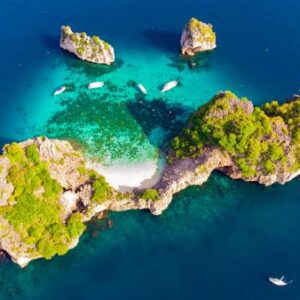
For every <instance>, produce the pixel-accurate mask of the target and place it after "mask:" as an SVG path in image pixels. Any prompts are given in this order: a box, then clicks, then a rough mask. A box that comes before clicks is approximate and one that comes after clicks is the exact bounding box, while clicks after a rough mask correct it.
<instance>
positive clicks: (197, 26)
mask: <svg viewBox="0 0 300 300" xmlns="http://www.w3.org/2000/svg"><path fill="white" fill-rule="evenodd" d="M188 26H189V28H190V29H191V31H192V32H196V33H199V34H198V35H197V42H198V43H216V34H215V32H214V31H213V27H212V25H210V24H205V23H203V22H201V21H199V20H197V19H196V18H191V20H190V21H189V24H188Z"/></svg>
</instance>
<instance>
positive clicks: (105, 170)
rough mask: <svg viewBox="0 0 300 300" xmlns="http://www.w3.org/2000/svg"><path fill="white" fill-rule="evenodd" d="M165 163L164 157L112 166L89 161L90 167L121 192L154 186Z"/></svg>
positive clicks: (88, 165)
mask: <svg viewBox="0 0 300 300" xmlns="http://www.w3.org/2000/svg"><path fill="white" fill-rule="evenodd" d="M164 165H165V162H164V161H163V160H162V159H158V160H148V161H145V162H142V163H131V164H115V165H112V166H103V165H101V164H100V163H98V162H92V161H89V162H88V163H87V167H88V168H90V169H94V170H96V171H97V172H98V173H100V174H101V175H103V176H104V177H105V178H106V180H107V181H108V182H109V184H110V185H111V186H112V187H114V188H115V189H117V190H118V191H120V192H128V191H131V190H133V189H134V188H143V189H144V188H150V187H152V186H153V185H155V184H156V183H157V182H158V181H159V179H160V177H161V173H162V170H163V168H164Z"/></svg>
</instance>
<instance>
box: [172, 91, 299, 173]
mask: <svg viewBox="0 0 300 300" xmlns="http://www.w3.org/2000/svg"><path fill="white" fill-rule="evenodd" d="M290 136H291V137H292V142H291V145H290V144H289V141H290ZM206 146H217V147H220V148H221V149H223V150H225V151H226V152H227V153H229V154H230V155H231V157H233V158H234V160H235V162H236V164H237V165H238V167H239V168H240V170H241V172H242V173H243V175H244V176H246V177H252V176H255V175H257V174H258V172H260V173H263V174H271V173H274V171H275V170H276V166H279V165H281V166H284V167H285V168H289V164H290V161H288V156H287V153H288V152H289V154H290V156H289V159H291V160H293V167H295V165H297V167H298V166H299V161H300V155H299V148H300V98H298V99H295V100H294V101H292V102H288V103H286V104H283V105H281V106H280V105H279V104H278V102H272V103H267V104H265V105H264V106H263V107H262V108H258V107H256V108H253V106H252V103H251V102H250V101H248V100H247V99H246V98H242V99H238V98H237V96H235V95H234V94H233V93H231V92H225V93H220V94H219V95H217V96H216V97H214V98H213V99H212V100H211V101H210V102H209V103H208V104H206V105H204V106H203V107H201V108H200V109H199V110H198V111H197V112H196V113H195V114H194V115H193V116H192V117H191V119H190V120H189V122H188V124H187V126H186V127H185V128H184V130H183V131H182V133H181V135H179V136H177V137H175V138H174V140H173V142H172V150H173V152H172V155H171V156H170V157H169V159H170V160H172V158H174V157H175V158H187V157H198V156H201V154H202V153H203V150H204V148H205V147H206ZM294 147H295V148H296V149H298V150H296V151H294Z"/></svg>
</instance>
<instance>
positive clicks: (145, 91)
mask: <svg viewBox="0 0 300 300" xmlns="http://www.w3.org/2000/svg"><path fill="white" fill-rule="evenodd" d="M137 87H138V89H139V90H140V91H141V92H142V93H143V94H144V95H147V90H146V88H145V87H144V86H143V85H142V84H141V83H139V84H138V85H137Z"/></svg>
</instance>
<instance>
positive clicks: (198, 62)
mask: <svg viewBox="0 0 300 300" xmlns="http://www.w3.org/2000/svg"><path fill="white" fill-rule="evenodd" d="M168 58H169V59H170V61H171V62H170V63H169V64H168V66H169V67H171V68H175V69H177V70H178V71H185V70H193V71H196V72H202V71H204V70H208V69H209V68H211V62H212V58H213V53H212V52H211V51H207V52H202V53H197V54H196V55H195V56H193V57H188V56H184V55H181V54H177V55H169V56H168Z"/></svg>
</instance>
